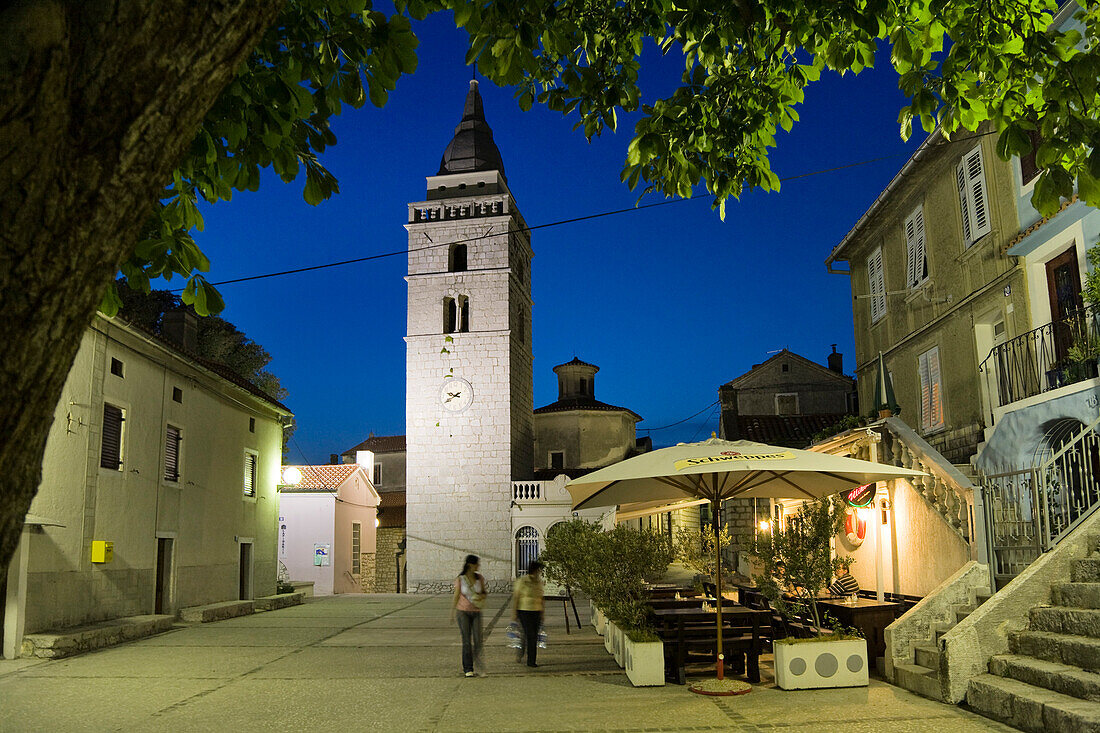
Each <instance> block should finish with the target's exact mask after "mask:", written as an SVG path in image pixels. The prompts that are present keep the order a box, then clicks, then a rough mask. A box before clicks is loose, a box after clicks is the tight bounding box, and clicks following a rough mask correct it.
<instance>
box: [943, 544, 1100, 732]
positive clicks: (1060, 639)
mask: <svg viewBox="0 0 1100 733" xmlns="http://www.w3.org/2000/svg"><path fill="white" fill-rule="evenodd" d="M1089 549H1090V551H1089V554H1088V556H1087V557H1084V558H1081V559H1078V560H1075V561H1073V565H1072V570H1071V574H1070V582H1068V583H1065V582H1061V583H1056V584H1054V585H1053V586H1052V587H1051V601H1052V602H1053V604H1054V605H1051V606H1045V605H1044V606H1036V607H1034V608H1032V609H1031V612H1030V615H1029V622H1028V627H1027V628H1026V629H1025V630H1023V631H1017V632H1014V633H1011V634H1010V635H1009V640H1008V643H1009V651H1010V652H1011V653H1009V654H998V655H996V656H993V657H992V658H991V659H990V661H989V674H983V675H979V676H977V677H974V678H973V679H971V680H970V684H969V688H968V690H967V695H966V700H967V703H968V704H969V705H970V707H971V708H972V709H973V710H974V711H975V712H978V713H981V714H982V715H984V716H986V717H988V718H993V719H994V720H999V721H1001V722H1002V723H1007V724H1008V725H1011V726H1014V727H1016V728H1019V729H1020V730H1025V731H1036V732H1038V731H1043V732H1044V733H1045V732H1046V731H1072V732H1075V733H1076V732H1077V731H1100V535H1093V536H1091V537H1090V542H1089ZM925 661H929V660H928V659H927V657H926V658H925Z"/></svg>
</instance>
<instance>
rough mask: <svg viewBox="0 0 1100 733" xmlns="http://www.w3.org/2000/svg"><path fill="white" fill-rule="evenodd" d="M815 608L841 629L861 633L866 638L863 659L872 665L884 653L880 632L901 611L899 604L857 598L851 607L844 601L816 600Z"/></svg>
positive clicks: (883, 643)
mask: <svg viewBox="0 0 1100 733" xmlns="http://www.w3.org/2000/svg"><path fill="white" fill-rule="evenodd" d="M817 605H818V608H819V609H820V610H821V611H822V612H824V613H828V614H829V615H830V616H832V617H833V618H835V619H836V620H837V621H839V622H840V623H842V624H844V625H845V626H851V627H853V628H856V629H859V630H860V631H862V632H863V635H864V636H865V637H866V638H867V656H869V657H870V658H871V660H872V662H871V663H872V664H874V660H875V659H876V658H877V657H881V656H883V655H884V654H885V653H886V640H885V638H884V637H883V633H882V632H883V630H884V629H885V628H886V627H887V626H889V625H890V624H891V623H892V622H893V621H894V619H895V618H897V617H898V616H900V615H901V614H902V613H903V612H904V610H905V607H904V606H903V605H902V604H901V603H890V602H888V601H876V600H873V599H870V598H859V599H857V600H856V602H855V603H854V604H852V603H849V602H848V601H847V600H845V599H844V598H830V599H821V598H819V599H817Z"/></svg>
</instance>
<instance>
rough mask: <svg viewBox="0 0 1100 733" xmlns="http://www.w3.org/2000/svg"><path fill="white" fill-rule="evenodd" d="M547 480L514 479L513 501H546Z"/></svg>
mask: <svg viewBox="0 0 1100 733" xmlns="http://www.w3.org/2000/svg"><path fill="white" fill-rule="evenodd" d="M546 483H547V482H546V481H513V482H512V501H514V502H516V503H517V504H518V503H521V502H528V501H546V486H545V485H546Z"/></svg>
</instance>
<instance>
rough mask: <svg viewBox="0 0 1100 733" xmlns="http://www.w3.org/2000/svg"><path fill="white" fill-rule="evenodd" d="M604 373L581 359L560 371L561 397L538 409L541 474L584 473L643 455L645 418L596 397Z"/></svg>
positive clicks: (559, 367) (537, 457) (537, 464)
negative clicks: (638, 434)
mask: <svg viewBox="0 0 1100 733" xmlns="http://www.w3.org/2000/svg"><path fill="white" fill-rule="evenodd" d="M599 370H600V368H599V367H598V366H596V365H594V364H588V363H586V362H583V361H581V360H580V359H578V358H576V357H573V360H572V361H568V362H566V363H565V364H558V365H557V366H556V367H554V373H555V374H557V376H558V399H557V400H556V401H554V402H552V403H550V404H549V405H544V406H543V407H539V408H538V409H536V410H535V474H536V475H537V476H539V477H546V478H553V477H554V476H556V475H558V474H559V473H563V472H565V473H568V475H569V476H571V477H572V476H575V475H581V473H584V472H586V471H591V470H595V469H597V468H602V467H603V466H609V465H611V464H612V463H616V462H618V461H621V460H623V459H624V458H629V457H630V456H631V455H634V454H635V453H637V452H640V451H638V445H637V441H636V438H635V431H634V426H635V424H636V423H637V422H638V421H640V420H641V419H642V418H641V416H640V415H638V413H636V412H634V411H633V410H630V409H627V408H626V407H616V406H614V405H609V404H607V403H604V402H600V401H599V400H597V399H596V372H598V371H599Z"/></svg>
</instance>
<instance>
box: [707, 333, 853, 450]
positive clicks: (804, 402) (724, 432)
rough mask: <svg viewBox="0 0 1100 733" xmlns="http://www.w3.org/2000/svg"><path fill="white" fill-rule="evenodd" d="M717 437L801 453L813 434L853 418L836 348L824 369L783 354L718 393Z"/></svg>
mask: <svg viewBox="0 0 1100 733" xmlns="http://www.w3.org/2000/svg"><path fill="white" fill-rule="evenodd" d="M718 398H719V401H720V403H721V409H722V413H721V417H720V418H719V426H720V427H719V436H718V437H720V438H722V439H723V440H753V441H756V442H758V443H768V444H770V445H783V446H787V447H789V448H805V447H806V446H808V445H809V444H810V442H811V439H812V438H813V435H814V433H817V432H820V431H821V430H823V429H825V428H828V427H831V426H832V425H835V424H836V423H837V422H838V421H839V420H841V419H842V418H843V417H845V416H846V415H853V414H856V413H857V412H858V410H857V407H856V385H855V380H854V379H852V378H851V377H849V376H846V375H845V374H844V361H843V357H842V355H841V354H839V353H837V350H836V346H835V345H834V346H833V351H832V353H831V354H829V356H828V366H827V367H825V366H822V365H820V364H815V363H814V362H812V361H810V360H809V359H807V358H805V357H803V356H799V355H798V354H795V353H794V352H792V351H788V350H787V349H783V350H782V351H780V352H779V353H778V354H776V355H775V356H772V357H771V358H770V359H768V360H767V361H765V362H763V363H762V364H756V365H754V366H753V367H752V369H750V370H749V371H747V372H745V373H744V374H742V375H741V376H739V377H737V378H736V379H733V380H730V381H729V382H726V383H725V384H723V385H722V386H721V387H719V388H718Z"/></svg>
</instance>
